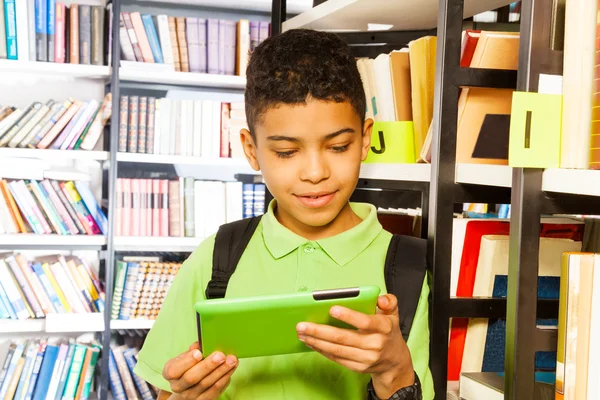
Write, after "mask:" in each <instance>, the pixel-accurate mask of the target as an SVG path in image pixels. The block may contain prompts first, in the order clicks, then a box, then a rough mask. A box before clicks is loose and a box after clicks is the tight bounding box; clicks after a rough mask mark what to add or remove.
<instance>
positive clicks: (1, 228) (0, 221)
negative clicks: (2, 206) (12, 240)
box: [0, 210, 6, 234]
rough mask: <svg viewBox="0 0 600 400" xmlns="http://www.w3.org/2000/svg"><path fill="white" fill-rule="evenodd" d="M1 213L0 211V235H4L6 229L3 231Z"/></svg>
mask: <svg viewBox="0 0 600 400" xmlns="http://www.w3.org/2000/svg"><path fill="white" fill-rule="evenodd" d="M1 213H2V210H0V234H2V233H6V229H4V224H3V223H4V221H3V220H2V218H1V217H2V215H1Z"/></svg>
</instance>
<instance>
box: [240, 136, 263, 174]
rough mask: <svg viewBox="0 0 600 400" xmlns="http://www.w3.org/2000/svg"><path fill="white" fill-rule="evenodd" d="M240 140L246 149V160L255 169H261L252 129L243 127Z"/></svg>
mask: <svg viewBox="0 0 600 400" xmlns="http://www.w3.org/2000/svg"><path fill="white" fill-rule="evenodd" d="M240 140H241V141H242V148H243V149H244V154H245V155H246V160H248V162H249V163H250V166H251V167H252V169H253V170H255V171H260V165H259V164H258V159H257V158H256V144H255V143H254V138H253V137H252V135H251V134H250V131H249V130H247V129H242V130H241V131H240Z"/></svg>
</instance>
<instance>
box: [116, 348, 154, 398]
mask: <svg viewBox="0 0 600 400" xmlns="http://www.w3.org/2000/svg"><path fill="white" fill-rule="evenodd" d="M123 358H124V359H125V362H126V363H127V367H128V368H129V373H130V374H131V376H132V377H133V381H134V383H135V386H136V387H137V389H138V391H139V393H140V395H141V396H142V400H153V396H152V393H151V392H150V387H149V386H148V383H146V381H145V380H143V379H142V378H140V377H139V376H137V375H136V374H134V373H133V369H134V368H135V365H136V360H135V358H134V356H133V350H132V349H127V350H125V351H124V352H123Z"/></svg>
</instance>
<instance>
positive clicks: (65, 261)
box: [0, 254, 104, 320]
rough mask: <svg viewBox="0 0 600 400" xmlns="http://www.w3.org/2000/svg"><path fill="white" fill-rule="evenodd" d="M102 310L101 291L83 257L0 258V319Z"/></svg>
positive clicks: (93, 273)
mask: <svg viewBox="0 0 600 400" xmlns="http://www.w3.org/2000/svg"><path fill="white" fill-rule="evenodd" d="M103 310H104V288H103V286H102V284H101V283H100V281H99V280H98V276H97V275H96V273H95V272H94V270H93V268H92V267H91V265H90V264H89V262H88V261H86V260H85V259H84V258H80V257H75V256H68V257H65V256H62V255H55V256H44V257H38V258H36V259H34V260H32V261H28V260H27V258H26V257H25V256H24V255H22V254H13V255H9V256H7V255H6V254H5V255H2V258H0V319H8V318H10V319H15V320H16V319H29V318H44V317H45V316H46V315H48V314H52V313H92V312H103Z"/></svg>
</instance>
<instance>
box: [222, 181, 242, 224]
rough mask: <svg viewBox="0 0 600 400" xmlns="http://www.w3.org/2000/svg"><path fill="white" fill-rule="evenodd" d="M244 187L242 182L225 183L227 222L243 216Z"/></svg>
mask: <svg viewBox="0 0 600 400" xmlns="http://www.w3.org/2000/svg"><path fill="white" fill-rule="evenodd" d="M242 188H243V186H242V182H226V183H225V199H226V204H227V209H226V211H225V213H226V215H225V220H226V222H227V223H229V222H233V221H237V220H240V219H242V218H243V213H244V210H243V208H242Z"/></svg>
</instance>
